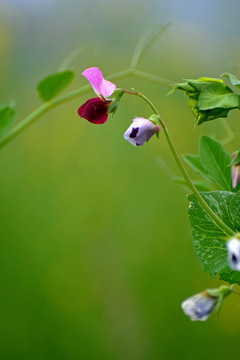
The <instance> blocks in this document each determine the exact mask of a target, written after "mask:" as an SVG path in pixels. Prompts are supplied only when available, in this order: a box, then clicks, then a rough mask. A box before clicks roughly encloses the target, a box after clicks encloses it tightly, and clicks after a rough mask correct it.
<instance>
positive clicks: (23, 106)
mask: <svg viewBox="0 0 240 360" xmlns="http://www.w3.org/2000/svg"><path fill="white" fill-rule="evenodd" d="M239 12H240V2H239V1H237V0H228V1H227V2H226V1H223V0H213V1H211V2H210V1H207V0H202V1H201V2H197V1H190V0H183V1H178V0H169V1H167V0H160V1H158V0H148V1H143V0H135V1H134V0H121V1H117V0H101V1H97V0H89V1H88V2H87V1H82V0H79V1H77V0H68V1H67V0H0V79H1V81H0V99H1V103H6V102H9V101H14V103H15V104H16V121H19V120H21V118H23V117H24V116H25V115H27V114H28V113H29V112H30V111H32V110H33V109H34V108H36V107H37V106H38V105H39V104H40V100H39V99H38V97H37V94H36V90H35V88H36V85H37V83H38V82H39V81H40V80H41V79H42V78H43V77H45V76H46V75H49V74H51V73H54V72H55V71H56V70H57V69H58V67H59V65H60V64H61V62H62V61H63V59H64V58H65V57H66V56H67V55H68V54H69V53H70V52H71V51H72V50H73V49H75V48H76V47H79V46H83V47H88V48H89V47H90V48H92V49H95V50H96V51H95V52H94V53H84V54H82V55H81V56H80V57H79V58H78V59H76V60H75V61H74V62H73V63H72V65H71V68H74V69H75V70H76V73H77V76H76V79H75V81H74V82H73V84H72V85H71V87H70V89H74V88H77V87H80V86H82V85H85V84H86V80H85V79H84V78H82V77H81V72H82V71H83V70H84V69H85V68H86V67H90V66H98V67H100V68H101V69H102V71H103V73H104V75H105V76H107V75H109V74H112V73H114V72H118V71H120V70H123V69H125V68H126V67H127V66H128V64H129V62H130V59H131V54H132V51H133V48H134V46H135V44H136V41H137V39H138V38H139V36H140V34H142V33H143V32H144V29H145V28H146V27H148V26H149V25H150V24H156V23H159V22H167V21H168V20H170V19H171V20H173V25H172V26H171V27H170V28H169V29H168V30H167V31H166V32H165V33H164V34H163V35H162V36H161V37H160V38H159V39H158V40H157V41H156V42H155V43H154V45H153V46H152V48H151V49H150V50H149V51H148V53H147V54H146V55H145V57H144V59H143V61H142V63H141V66H140V68H141V69H142V70H144V71H147V72H152V73H153V74H156V75H158V76H161V77H165V78H169V79H171V80H174V81H180V80H181V79H182V78H191V77H193V78H196V77H199V76H212V77H214V76H216V77H218V76H220V75H221V74H222V73H223V72H225V71H230V72H233V73H234V74H235V75H237V76H239V75H240V72H239V64H240V47H239V43H240V28H239ZM117 85H118V86H121V87H125V88H129V89H130V88H131V87H135V88H137V89H138V90H140V91H142V92H144V93H145V94H146V95H147V96H149V97H150V98H151V99H152V101H153V102H154V103H156V105H157V106H158V108H159V109H160V112H161V114H162V117H163V118H164V120H165V122H166V124H167V125H168V127H169V131H170V133H171V135H172V138H173V140H174V142H175V145H176V147H177V149H178V150H179V152H180V153H189V152H193V153H197V151H198V141H199V137H200V135H201V134H207V135H213V136H214V137H215V138H216V139H223V138H224V137H225V136H226V129H225V127H224V125H223V121H222V120H221V121H218V122H213V123H208V124H205V125H203V126H201V127H199V128H198V129H196V130H193V116H192V114H191V111H190V109H189V107H188V103H187V99H186V98H185V97H184V95H183V94H182V93H179V94H178V93H176V94H174V95H171V96H168V97H167V96H166V94H167V93H168V91H169V88H167V87H166V86H161V85H157V84H152V83H149V82H147V81H144V80H139V79H135V78H131V79H126V80H122V81H119V82H118V84H117ZM89 96H93V93H92V92H91V93H89V94H86V95H84V96H82V97H79V99H75V100H72V101H70V102H68V103H66V104H64V105H61V106H59V107H58V108H56V109H54V110H52V111H49V113H47V114H45V115H44V116H43V117H42V118H40V119H38V120H37V121H36V122H35V123H34V124H32V125H31V126H30V127H29V128H28V129H26V130H25V131H24V132H23V133H22V134H20V135H19V136H18V137H17V138H15V139H14V140H13V141H12V142H11V143H9V144H8V145H7V146H6V147H4V148H3V149H1V152H0V162H1V175H0V228H1V235H0V277H1V283H0V284H1V296H0V319H1V320H0V358H1V359H3V360H46V359H47V360H54V359H57V360H76V359H86V360H92V359H98V360H100V359H103V360H108V359H109V360H155V359H156V360H157V359H193V358H194V359H203V358H205V359H210V358H218V359H224V358H226V357H227V356H228V357H229V356H231V357H234V356H239V336H240V327H239V322H240V300H239V298H238V297H237V296H231V297H230V298H229V299H227V300H226V301H225V304H224V307H223V309H222V312H221V314H220V316H219V317H216V316H213V317H211V318H210V319H209V320H208V321H207V322H206V323H192V322H191V321H190V320H189V319H188V318H187V317H186V316H185V315H184V314H183V313H182V311H181V308H180V304H181V301H182V300H183V299H185V298H186V297H188V296H190V295H192V294H194V293H196V292H199V291H201V290H203V289H205V288H207V287H214V286H217V285H218V284H219V283H220V282H219V281H218V280H217V279H211V278H210V277H209V276H208V275H207V274H204V273H203V272H202V270H201V267H200V264H199V262H198V259H197V257H196V255H195V253H194V250H193V247H192V243H191V237H190V227H189V223H188V220H187V216H186V212H187V199H186V195H187V190H186V189H184V188H182V187H180V186H178V185H176V184H175V183H174V182H173V181H172V179H171V177H172V174H174V175H179V173H178V169H177V168H176V166H175V163H174V161H173V159H172V156H171V154H170V153H169V150H168V147H167V144H166V141H165V139H164V137H163V134H162V135H161V137H160V141H157V139H155V138H154V139H153V140H152V141H151V142H149V143H148V144H147V145H145V146H143V147H142V148H134V147H133V146H131V145H130V144H128V143H127V142H126V141H125V140H124V139H123V136H122V134H123V132H124V131H125V129H126V128H127V127H128V126H129V124H130V123H131V119H132V117H134V116H145V117H148V116H149V115H150V112H149V109H148V108H147V106H146V105H145V104H144V103H142V102H141V101H140V100H139V99H136V98H134V97H127V96H125V97H124V98H123V99H122V101H121V104H120V107H119V110H118V112H117V114H116V117H115V119H114V121H112V120H109V121H108V122H107V123H106V124H105V125H103V126H94V125H92V124H90V123H88V122H87V121H85V120H82V119H80V118H79V117H78V116H77V109H78V107H79V106H80V105H81V104H82V103H83V102H84V101H85V100H86V99H87V98H88V97H89ZM228 121H229V124H230V126H231V128H232V131H233V132H234V134H235V139H234V140H233V141H232V142H231V143H229V144H228V145H227V150H228V151H234V150H236V149H238V148H239V141H238V139H239V136H240V132H239V113H238V112H237V111H235V112H232V113H231V114H230V116H229V120H228ZM160 163H161V164H163V163H165V164H167V168H166V167H165V168H164V166H162V165H160ZM169 168H170V170H169ZM190 173H191V171H190ZM191 174H192V173H191Z"/></svg>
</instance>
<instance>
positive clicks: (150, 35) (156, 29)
mask: <svg viewBox="0 0 240 360" xmlns="http://www.w3.org/2000/svg"><path fill="white" fill-rule="evenodd" d="M170 25H171V22H168V23H167V24H165V25H162V24H158V25H154V26H151V27H150V28H148V29H147V30H146V31H145V33H144V34H143V35H142V36H141V37H140V39H139V40H138V42H137V45H136V47H135V49H134V52H133V56H132V61H131V65H130V67H131V68H136V67H137V66H138V64H139V62H140V59H141V57H142V56H143V55H144V53H145V52H146V50H147V49H148V48H149V46H150V45H151V44H152V43H153V41H154V40H155V39H156V38H157V37H158V36H159V35H160V34H162V33H163V32H164V31H165V30H166V29H167V28H168V27H169V26H170Z"/></svg>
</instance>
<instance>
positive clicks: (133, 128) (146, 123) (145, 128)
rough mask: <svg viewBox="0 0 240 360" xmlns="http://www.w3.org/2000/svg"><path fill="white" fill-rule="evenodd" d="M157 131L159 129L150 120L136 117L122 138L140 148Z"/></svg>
mask: <svg viewBox="0 0 240 360" xmlns="http://www.w3.org/2000/svg"><path fill="white" fill-rule="evenodd" d="M159 130H160V127H159V126H158V125H156V124H154V123H153V122H152V121H151V120H148V119H144V118H142V117H136V118H135V119H133V123H132V124H131V125H130V126H129V128H128V129H127V131H125V133H124V138H125V139H126V140H127V141H129V142H130V143H131V144H133V145H134V146H141V145H143V144H144V143H145V142H146V141H147V140H149V139H150V138H151V137H152V136H153V135H154V134H156V133H157V132H158V131H159Z"/></svg>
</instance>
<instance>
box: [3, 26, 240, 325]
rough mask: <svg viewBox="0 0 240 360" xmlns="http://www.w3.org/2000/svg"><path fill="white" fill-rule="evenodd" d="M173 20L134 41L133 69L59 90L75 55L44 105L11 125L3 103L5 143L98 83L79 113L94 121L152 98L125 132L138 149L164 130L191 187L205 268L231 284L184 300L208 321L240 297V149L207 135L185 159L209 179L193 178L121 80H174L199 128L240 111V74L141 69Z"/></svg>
mask: <svg viewBox="0 0 240 360" xmlns="http://www.w3.org/2000/svg"><path fill="white" fill-rule="evenodd" d="M168 26H169V23H167V24H165V25H157V26H154V27H151V28H149V29H148V31H146V32H145V33H144V34H143V36H142V37H141V38H140V39H139V41H138V43H137V45H136V47H135V50H134V52H133V56H132V60H131V64H130V66H129V68H128V69H126V70H123V71H120V72H118V73H115V74H113V75H111V76H108V77H107V79H104V77H103V74H102V72H101V71H100V69H99V68H98V67H91V68H87V69H85V70H84V71H83V72H82V75H83V76H84V77H85V79H86V80H87V81H88V82H89V84H87V85H84V86H82V87H80V88H77V89H76V90H73V91H71V92H68V93H65V94H64V95H59V93H60V92H61V91H62V90H64V89H65V88H66V87H67V86H68V85H69V84H70V82H71V81H72V80H73V78H74V72H73V71H72V70H68V66H69V64H70V62H71V60H73V58H74V57H75V56H76V54H77V53H76V52H74V53H72V54H70V56H69V57H68V58H67V59H66V61H64V63H63V65H62V66H61V68H60V70H59V71H57V72H56V73H54V74H52V75H50V76H47V77H46V78H44V79H43V80H42V81H40V82H39V84H38V85H37V92H38V95H39V97H40V99H41V100H42V104H41V105H40V106H39V107H38V108H37V109H36V110H34V111H33V112H32V113H30V114H29V115H28V116H26V117H25V118H24V119H22V120H21V121H18V122H17V123H16V124H15V125H12V124H13V121H14V114H15V109H14V108H13V107H12V105H11V104H5V105H2V106H1V107H0V147H3V146H5V145H6V144H7V143H8V142H10V140H12V139H14V138H15V137H16V136H17V135H18V134H19V133H20V132H22V131H23V130H24V129H25V128H26V127H27V126H29V125H30V124H31V123H32V122H33V121H35V120H36V119H37V118H39V117H40V116H42V115H43V114H44V113H46V112H47V111H49V110H51V109H52V108H54V107H56V106H57V105H60V104H62V103H64V102H67V101H68V100H71V99H73V98H76V97H79V96H80V95H83V94H85V93H86V92H88V91H89V90H91V88H92V89H93V90H94V92H95V94H96V96H95V97H93V98H90V99H88V100H87V101H86V102H85V103H84V104H82V105H81V106H80V107H79V109H76V111H77V112H78V115H79V116H80V118H83V119H86V120H87V121H88V122H90V123H92V124H96V125H101V124H104V123H105V122H107V120H108V117H109V116H110V115H111V116H114V115H115V113H116V111H117V110H118V105H119V103H120V101H121V98H122V96H123V95H125V96H137V97H138V98H139V99H141V100H142V101H144V102H146V103H147V104H148V106H149V117H148V118H147V119H146V118H143V117H136V118H134V119H133V121H132V124H130V126H129V127H128V129H127V130H126V131H125V133H124V138H125V139H126V140H127V141H128V142H129V143H131V144H132V145H133V146H136V147H137V146H142V145H144V144H145V143H147V142H148V141H149V140H150V139H151V138H152V137H153V135H156V136H157V138H158V139H159V137H160V134H161V133H162V132H163V134H164V136H165V137H166V140H167V143H168V146H169V150H170V151H171V153H172V155H173V157H174V159H175V161H176V164H177V166H178V168H179V170H180V172H181V174H182V178H181V179H180V182H181V183H183V184H185V185H187V186H188V188H189V189H190V191H191V194H190V195H189V196H188V201H189V206H188V218H189V222H190V227H191V233H192V241H193V247H194V250H195V252H196V254H197V256H198V259H199V261H200V263H201V266H202V269H203V271H205V272H207V273H208V274H209V275H210V276H212V277H214V278H215V277H216V276H219V278H220V279H221V280H223V281H225V282H226V284H225V285H222V286H220V287H218V288H214V289H206V290H204V291H202V292H200V293H198V294H196V295H193V296H191V297H189V298H187V299H186V300H185V301H183V302H182V309H183V311H184V313H185V314H186V315H187V316H189V317H190V319H191V320H194V321H195V320H200V321H204V320H206V319H207V318H208V317H209V315H210V314H211V313H212V312H214V311H215V312H219V310H220V309H221V306H222V304H223V301H224V299H225V298H226V297H227V296H229V295H230V294H232V293H235V294H238V295H240V294H239V293H238V292H237V291H236V287H235V286H234V285H236V284H238V285H240V151H238V150H237V149H236V152H234V153H233V154H229V153H228V152H227V151H226V149H225V148H224V147H223V145H222V144H221V143H220V142H218V141H216V140H214V139H212V138H211V137H209V136H202V137H201V139H200V146H199V149H200V150H199V154H188V155H185V156H184V157H183V160H184V162H185V163H186V164H187V165H188V166H190V167H191V168H192V169H193V170H194V171H195V172H196V173H197V174H198V175H200V176H201V177H202V180H201V181H200V182H199V181H198V182H196V181H194V180H192V179H191V178H190V176H189V175H188V172H187V170H186V168H185V166H184V162H183V161H182V157H180V155H179V154H178V152H177V150H176V148H175V146H174V143H173V141H172V139H171V137H170V134H169V132H168V129H167V126H166V124H165V121H164V120H163V119H162V117H161V115H160V112H159V110H158V109H157V107H156V106H155V104H153V103H152V101H151V100H150V99H149V98H148V97H147V96H146V95H145V94H143V93H141V92H139V91H138V90H136V89H130V90H129V89H123V88H121V87H118V86H117V85H116V84H115V82H118V81H120V80H121V79H123V78H126V77H129V76H135V77H138V78H141V79H145V80H149V81H152V82H155V83H159V84H161V85H165V86H170V87H171V91H170V93H174V92H175V91H182V92H183V93H185V95H186V96H187V97H188V100H189V105H190V107H191V110H192V113H193V115H194V118H195V120H194V121H195V126H199V125H201V124H203V123H204V122H207V121H212V120H216V119H219V118H227V117H228V114H229V112H230V111H231V110H232V109H240V95H239V93H238V89H240V80H238V79H237V78H236V77H235V76H234V75H232V74H230V73H224V74H222V75H221V77H220V78H209V77H201V78H199V79H188V80H185V81H183V82H182V83H173V82H172V81H170V80H167V79H163V78H161V77H159V76H156V75H153V74H150V73H146V72H143V71H141V70H139V62H140V60H141V58H142V56H143V54H144V53H145V52H146V50H147V49H148V48H149V46H150V45H151V44H152V42H153V41H154V40H155V39H156V38H157V37H158V36H159V35H160V34H161V33H163V32H164V31H165V30H166V29H167V28H168ZM112 81H114V83H113V82H112ZM226 82H227V83H228V84H229V85H227V83H226ZM89 126H92V125H90V124H89Z"/></svg>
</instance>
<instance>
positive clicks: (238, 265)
mask: <svg viewBox="0 0 240 360" xmlns="http://www.w3.org/2000/svg"><path fill="white" fill-rule="evenodd" d="M227 249H228V263H229V266H230V268H231V269H232V270H236V271H240V240H239V239H238V238H236V237H234V238H232V239H230V240H229V241H228V242H227Z"/></svg>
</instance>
